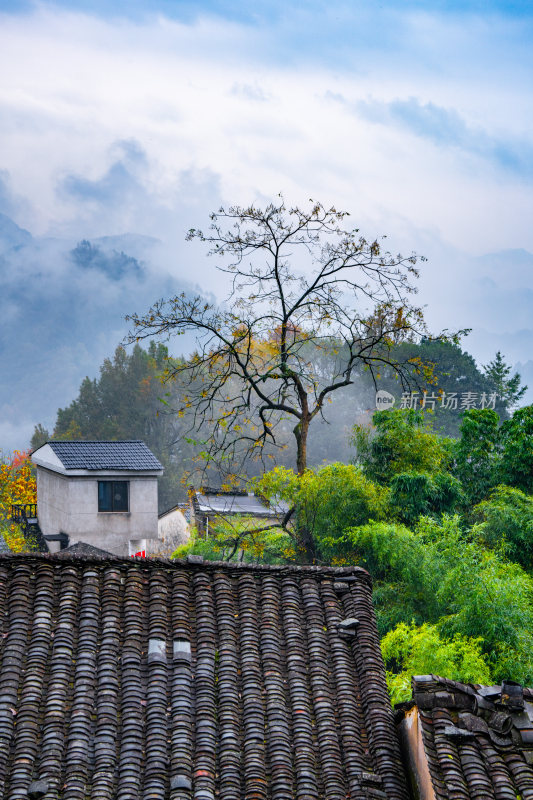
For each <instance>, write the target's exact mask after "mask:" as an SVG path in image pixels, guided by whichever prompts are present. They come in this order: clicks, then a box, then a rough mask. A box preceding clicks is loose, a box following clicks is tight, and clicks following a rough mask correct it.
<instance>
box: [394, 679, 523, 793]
mask: <svg viewBox="0 0 533 800" xmlns="http://www.w3.org/2000/svg"><path fill="white" fill-rule="evenodd" d="M412 687H413V700H412V701H411V702H409V703H404V704H401V706H400V708H399V711H398V717H399V720H402V721H401V726H400V727H401V730H402V733H403V736H404V741H405V742H406V744H407V745H408V740H409V737H411V741H413V739H412V737H413V732H414V730H415V728H417V729H418V734H417V735H418V737H419V741H421V743H422V745H423V752H424V754H425V765H424V769H422V767H421V761H420V749H418V750H417V755H416V761H417V769H416V770H414V771H412V774H413V772H415V773H416V779H417V782H418V783H419V785H422V786H423V785H424V782H425V783H426V792H425V793H424V792H422V796H423V797H433V798H435V800H517V798H519V799H520V800H532V799H533V689H527V688H523V687H521V686H519V685H518V684H515V683H513V682H512V681H509V682H504V683H503V684H501V685H498V686H480V685H477V684H464V683H459V682H458V681H453V680H448V679H446V678H439V677H437V676H435V675H417V676H415V677H413V679H412ZM413 714H416V715H417V718H414V717H413ZM406 723H407V724H406ZM407 749H409V748H408V747H407ZM415 750H416V745H415ZM424 771H425V774H426V775H427V779H426V781H424ZM428 785H431V789H432V793H431V792H427V787H428Z"/></svg>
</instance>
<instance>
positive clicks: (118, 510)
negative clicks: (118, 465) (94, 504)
mask: <svg viewBox="0 0 533 800" xmlns="http://www.w3.org/2000/svg"><path fill="white" fill-rule="evenodd" d="M106 483H107V484H111V508H107V509H104V508H100V484H106ZM116 483H121V484H124V485H125V487H126V508H115V507H114V506H115V489H114V486H115V484H116ZM97 498H98V513H99V514H129V513H130V482H129V481H124V480H101V481H100V480H99V481H98V488H97Z"/></svg>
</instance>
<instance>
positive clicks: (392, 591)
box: [343, 517, 533, 683]
mask: <svg viewBox="0 0 533 800" xmlns="http://www.w3.org/2000/svg"><path fill="white" fill-rule="evenodd" d="M343 538H344V540H345V543H346V552H349V551H351V552H352V553H353V556H352V558H353V560H354V563H359V564H361V566H363V567H366V568H367V569H368V570H369V572H370V574H371V575H372V576H373V578H374V580H375V587H376V590H375V593H374V601H375V604H376V613H377V617H378V626H379V629H380V631H381V633H382V635H384V634H385V633H387V632H388V630H390V629H391V627H394V626H395V625H396V624H398V623H399V622H405V623H407V624H409V623H411V621H413V620H414V623H415V624H416V625H421V624H423V623H424V622H427V623H431V624H436V625H438V628H439V632H440V634H441V635H442V636H443V637H445V638H453V637H454V636H455V635H459V636H463V637H467V638H473V639H478V638H479V639H481V640H482V651H483V654H484V656H485V658H486V661H487V663H488V664H489V666H490V669H491V672H492V674H493V676H494V679H495V680H500V679H502V678H503V677H505V676H509V675H513V677H514V678H515V679H516V680H519V681H523V682H525V683H529V682H530V681H531V680H533V581H532V579H531V577H530V576H529V575H528V574H527V573H526V572H525V571H524V570H523V569H522V568H521V567H520V566H519V565H518V564H513V563H510V562H508V561H506V560H505V559H504V558H503V557H502V556H501V555H500V554H498V553H496V552H494V551H492V550H489V549H486V548H484V547H483V546H482V544H481V543H480V541H479V539H477V538H475V537H473V536H472V535H470V534H469V533H465V532H464V531H463V530H462V529H461V525H460V520H459V518H458V517H443V518H442V520H441V521H440V522H438V521H436V520H433V519H431V518H429V517H426V518H422V519H421V520H420V522H419V524H418V525H417V527H416V529H415V530H414V531H410V530H409V529H408V528H406V527H404V526H402V525H391V524H387V523H369V524H367V525H364V526H361V527H358V528H353V529H351V530H349V531H347V532H345V534H344V537H343ZM383 600H386V601H388V603H389V605H387V606H383ZM391 605H392V607H391Z"/></svg>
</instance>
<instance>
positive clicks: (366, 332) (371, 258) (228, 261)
mask: <svg viewBox="0 0 533 800" xmlns="http://www.w3.org/2000/svg"><path fill="white" fill-rule="evenodd" d="M347 216H348V214H347V213H346V212H340V211H337V210H336V209H335V208H329V209H326V208H324V206H322V205H321V204H320V203H314V202H312V201H311V207H310V208H309V209H308V210H302V209H300V208H287V207H286V206H285V203H284V202H283V199H282V198H281V199H280V201H279V202H278V203H277V204H274V203H271V204H270V205H268V206H267V207H266V208H265V209H260V208H256V207H254V206H251V207H249V208H239V207H231V208H229V209H227V210H225V209H224V208H221V209H219V211H218V212H216V213H213V214H212V215H211V225H210V227H209V229H208V231H207V232H206V233H203V232H202V231H201V230H197V229H191V230H190V231H189V234H188V236H187V238H188V239H189V240H190V239H200V240H201V241H202V242H206V243H207V244H208V245H209V247H210V249H209V254H210V255H212V254H214V255H217V256H219V257H220V258H221V259H222V260H223V264H222V265H221V266H219V267H218V268H219V269H220V270H222V271H223V272H224V273H226V274H227V275H228V276H229V281H230V291H229V296H228V299H227V302H226V303H225V304H223V305H220V306H216V305H213V304H211V303H208V302H206V301H205V298H202V297H200V296H198V297H192V298H191V297H188V296H186V295H185V294H181V295H178V296H176V297H173V298H171V299H169V300H166V301H163V300H161V301H159V302H157V303H155V304H154V306H153V307H152V308H151V309H150V310H149V311H148V313H146V314H143V315H137V314H133V315H131V316H130V317H128V319H129V320H131V322H132V323H133V327H134V330H133V331H132V333H131V334H130V340H131V341H135V340H137V341H139V340H140V339H142V338H145V337H149V336H157V337H159V338H161V337H163V338H169V337H171V336H173V335H175V334H181V333H185V332H188V331H193V332H195V334H196V337H197V338H196V341H197V349H196V351H195V352H194V354H193V355H192V356H191V358H189V359H188V360H186V361H183V362H175V363H173V362H169V368H168V371H167V376H168V377H169V378H180V381H179V383H180V385H181V386H185V387H186V388H185V389H184V390H183V394H182V404H181V406H180V408H179V410H178V413H180V414H185V413H186V414H187V416H188V417H189V418H190V419H191V424H192V427H193V428H194V429H195V430H202V429H203V430H209V432H210V436H209V439H208V441H206V442H205V456H206V458H207V459H208V460H209V459H215V460H216V461H217V463H221V461H223V460H225V461H226V463H228V464H234V463H235V460H236V458H237V456H247V457H249V456H253V455H256V456H262V455H264V453H265V452H266V451H268V450H269V445H270V444H271V445H273V446H275V445H276V444H277V440H276V430H277V428H278V426H280V425H284V426H285V427H286V425H287V421H290V420H292V422H291V423H290V425H291V428H292V433H293V434H294V437H295V441H296V453H297V458H296V468H297V471H298V473H300V474H302V473H303V472H304V470H305V469H306V464H307V440H308V434H309V426H310V424H311V422H312V420H313V419H314V418H315V417H316V416H317V415H321V414H324V411H325V406H326V403H327V401H328V399H329V398H330V396H331V395H332V393H334V392H336V391H337V390H339V389H341V388H343V387H346V386H349V385H350V384H351V383H353V381H354V376H355V373H356V371H357V370H358V369H359V368H361V367H364V368H366V369H367V370H369V371H370V374H371V376H372V379H373V381H374V383H376V381H377V380H378V379H379V374H380V370H382V369H383V368H384V367H387V368H389V369H390V368H392V370H393V371H394V372H395V373H396V374H397V375H398V377H399V379H400V381H401V382H402V385H403V386H404V387H405V386H408V385H410V382H412V378H413V374H414V372H420V370H421V369H423V367H424V365H422V364H420V363H418V364H413V362H412V361H411V360H409V361H408V360H405V361H400V360H398V356H397V355H396V354H395V353H396V352H397V351H398V349H397V348H396V350H395V345H397V344H398V343H399V342H401V341H406V340H412V341H413V340H414V341H416V340H417V339H418V338H419V337H421V336H422V335H425V336H427V335H428V334H427V330H426V326H425V324H424V319H423V314H422V311H421V309H420V308H419V307H417V306H416V305H415V304H413V302H412V300H411V298H412V295H413V294H414V293H415V291H416V289H415V287H414V285H413V280H414V279H416V278H417V277H418V270H417V267H416V264H417V261H418V260H420V259H419V258H418V257H417V256H415V255H414V254H413V255H410V256H408V257H403V256H401V255H396V256H394V255H391V253H389V252H385V251H384V250H383V248H382V245H381V243H380V242H378V241H367V240H366V239H364V238H363V237H362V236H360V235H359V231H358V230H357V229H355V230H345V229H344V227H343V225H344V224H345V220H346V217H347ZM439 338H443V339H446V338H453V337H449V336H447V335H446V334H440V336H439ZM317 352H319V353H321V354H323V355H326V356H327V358H321V359H320V362H321V367H320V369H316V366H315V365H316V363H317V359H316V354H317Z"/></svg>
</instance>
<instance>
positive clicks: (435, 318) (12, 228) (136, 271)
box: [0, 214, 533, 450]
mask: <svg viewBox="0 0 533 800" xmlns="http://www.w3.org/2000/svg"><path fill="white" fill-rule="evenodd" d="M187 246H188V245H185V247H187ZM172 250H173V248H171V247H168V246H165V243H164V242H162V241H161V240H159V239H157V238H155V237H150V236H146V235H140V234H136V233H126V234H114V233H113V234H111V233H110V234H109V235H106V236H97V237H94V238H90V239H89V238H84V237H80V236H77V237H76V236H72V235H70V236H54V237H39V236H33V235H32V233H31V231H29V230H27V229H25V228H23V227H21V226H19V225H18V224H17V223H16V222H15V221H14V220H13V219H11V218H10V217H9V216H7V215H6V214H0V374H2V376H3V378H4V379H3V381H2V383H1V385H0V443H1V446H2V447H3V448H4V450H11V449H14V448H23V447H27V445H28V442H29V439H30V436H31V434H32V432H33V427H34V425H35V424H36V423H37V422H42V423H44V424H45V425H48V426H50V427H52V426H53V423H54V419H55V413H56V411H57V408H58V407H60V406H66V405H68V404H69V403H70V402H71V401H72V400H73V399H74V397H75V396H76V395H77V392H78V388H79V384H80V382H81V380H82V379H83V378H84V377H85V375H89V376H90V377H94V376H96V375H97V374H98V368H99V366H100V364H101V363H102V361H103V359H104V358H106V357H109V356H111V355H112V353H113V351H114V348H115V347H116V345H117V344H118V343H119V342H120V341H121V340H122V339H123V337H124V336H125V334H126V332H127V330H128V326H127V323H126V322H125V320H124V316H125V314H126V313H128V312H131V311H142V310H144V309H146V308H147V307H148V306H149V305H150V303H151V302H153V301H154V300H156V299H157V298H159V297H166V296H169V295H171V294H173V293H176V292H179V291H183V290H185V291H192V292H195V293H196V292H199V291H200V292H203V293H205V294H206V295H210V294H211V290H212V289H213V288H215V289H216V293H217V294H218V296H219V297H220V298H222V297H223V295H224V291H223V288H224V287H223V285H222V284H221V283H220V281H219V279H217V280H218V282H217V280H215V276H216V274H217V273H216V271H215V270H214V264H213V263H212V262H211V261H209V262H206V259H205V258H204V257H203V256H202V257H200V255H199V254H198V253H194V252H193V253H192V255H191V258H193V257H194V261H189V262H187V261H185V257H184V256H183V254H182V255H181V258H180V257H177V261H176V264H175V269H174V274H173V272H172V269H171V268H170V266H169V264H170V262H171V259H172ZM443 258H444V256H443V255H442V254H440V255H439V254H438V253H437V256H436V258H435V259H434V261H433V263H431V262H430V263H429V264H428V265H425V266H424V267H423V269H424V279H423V281H422V298H421V299H422V300H423V301H425V302H427V304H428V308H427V316H428V319H429V321H430V323H432V324H434V326H435V325H441V323H442V322H445V323H447V324H448V327H454V326H459V325H462V324H467V325H469V326H471V327H473V331H472V333H471V334H470V336H469V337H468V338H467V339H466V340H465V342H464V345H463V346H464V348H465V349H467V350H468V351H470V352H472V353H473V355H474V356H475V357H476V358H477V360H478V362H479V363H486V362H487V361H488V360H490V359H491V358H492V357H493V355H494V353H495V351H496V350H497V349H500V350H502V352H503V353H504V355H505V357H506V358H507V359H508V360H510V361H512V362H513V363H518V362H520V365H519V366H520V369H521V371H522V373H523V377H524V380H525V381H526V382H527V381H529V384H530V386H531V387H532V389H533V360H531V358H530V354H531V352H533V327H531V322H530V315H529V309H530V308H531V304H532V299H533V255H531V254H530V253H528V252H526V251H524V250H510V251H506V252H500V253H492V254H487V255H484V256H481V257H478V258H473V259H467V257H466V256H464V255H460V254H459V255H457V256H456V262H457V263H455V264H452V265H450V269H449V270H448V272H447V273H445V274H447V276H448V277H447V279H446V280H444V281H442V283H439V280H438V276H439V275H442V274H443V273H442V270H439V269H438V268H437V266H438V260H439V259H440V260H442V259H443ZM193 265H194V266H193ZM465 265H467V266H465ZM456 270H465V271H463V272H462V277H459V276H456V277H454V272H455V271H456ZM219 276H220V274H219ZM439 295H440V296H439ZM454 299H455V300H454ZM191 346H192V342H191V341H186V340H184V339H183V337H180V338H178V339H176V340H174V341H173V342H172V343H171V352H173V353H174V354H176V355H177V354H179V353H181V352H186V351H187V350H188V349H190V347H191ZM532 398H533V392H532V391H531V390H530V392H529V400H530V401H531V399H532Z"/></svg>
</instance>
